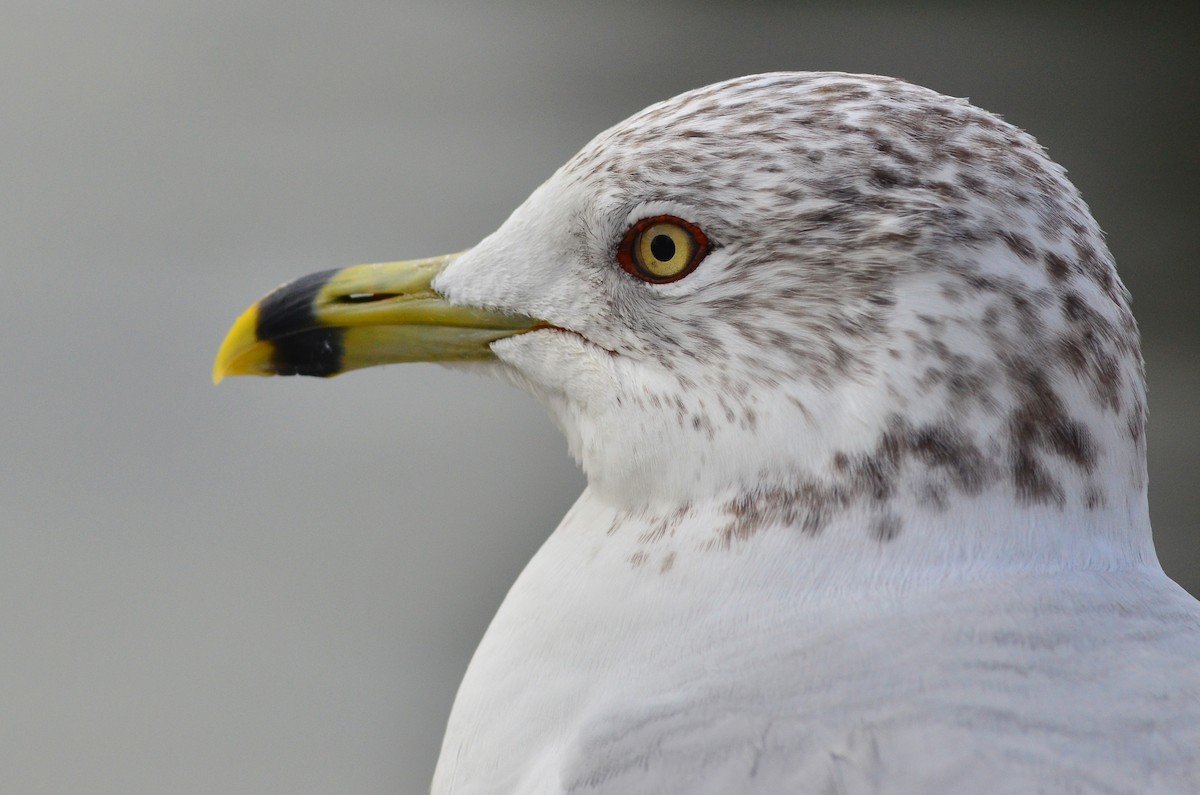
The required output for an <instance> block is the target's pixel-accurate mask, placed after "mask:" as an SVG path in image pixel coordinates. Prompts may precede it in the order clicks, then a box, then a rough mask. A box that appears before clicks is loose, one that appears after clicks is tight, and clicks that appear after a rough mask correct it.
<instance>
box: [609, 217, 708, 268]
mask: <svg viewBox="0 0 1200 795" xmlns="http://www.w3.org/2000/svg"><path fill="white" fill-rule="evenodd" d="M708 248H709V246H708V238H707V237H705V235H704V233H703V232H701V231H700V227H698V226H696V225H695V224H693V223H690V222H688V221H685V220H683V219H682V218H676V217H675V216H673V215H656V216H654V217H653V218H644V219H642V220H641V221H638V222H637V223H636V224H634V225H633V226H631V227H630V228H629V231H628V232H626V233H625V238H624V239H623V240H622V241H621V245H620V246H619V247H618V248H617V261H618V262H620V263H621V267H622V268H624V269H625V270H626V272H628V273H630V274H632V275H633V276H636V277H638V278H639V279H641V280H643V281H647V282H654V283H655V284H665V283H666V282H673V281H677V280H678V279H682V278H683V277H684V276H687V275H688V274H689V273H691V272H692V271H694V270H695V269H696V266H697V265H699V264H700V260H702V259H704V255H705V254H707V253H708Z"/></svg>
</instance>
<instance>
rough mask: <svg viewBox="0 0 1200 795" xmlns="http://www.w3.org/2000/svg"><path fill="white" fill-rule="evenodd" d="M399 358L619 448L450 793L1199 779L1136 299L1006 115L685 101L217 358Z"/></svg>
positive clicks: (813, 101) (605, 448) (275, 298)
mask: <svg viewBox="0 0 1200 795" xmlns="http://www.w3.org/2000/svg"><path fill="white" fill-rule="evenodd" d="M401 361H442V362H448V363H452V364H454V365H456V366H459V367H463V368H466V369H469V370H476V371H480V372H485V373H488V374H491V375H495V376H498V377H501V378H504V379H507V380H509V381H511V382H513V383H515V384H517V385H518V386H519V387H521V388H522V389H524V390H526V391H527V392H529V393H530V394H531V395H532V396H533V397H535V398H536V399H537V400H539V401H540V402H541V403H542V404H543V405H544V406H545V408H546V409H547V411H548V412H549V414H550V416H551V417H552V418H553V419H554V421H555V422H556V423H557V425H558V426H559V427H560V428H561V429H562V432H563V433H564V435H565V436H566V439H567V442H568V445H569V447H570V450H571V453H572V454H573V456H574V458H575V459H576V460H577V461H578V462H579V464H580V465H581V466H582V468H583V470H584V472H585V474H586V475H587V487H586V489H585V490H584V492H583V494H582V495H581V496H580V497H579V499H578V501H577V502H576V504H575V505H574V506H573V507H572V508H571V509H570V511H569V512H568V513H567V515H566V517H564V518H563V520H562V523H561V524H560V525H559V526H558V528H557V529H556V530H554V532H553V533H552V534H551V535H550V536H549V537H548V538H547V540H546V542H545V544H544V545H543V546H542V548H541V549H540V550H539V551H538V552H537V554H536V555H535V556H534V557H533V559H532V560H531V561H530V562H529V564H528V566H527V567H526V568H525V570H524V571H523V572H522V574H521V575H520V577H519V578H518V579H517V581H516V582H515V583H514V585H513V586H512V589H511V590H510V591H509V593H508V595H507V597H506V598H505V599H504V602H503V604H502V605H501V606H500V608H499V610H498V612H497V613H496V616H495V618H494V619H493V621H492V623H491V625H490V627H489V628H488V630H487V632H486V634H485V635H484V637H483V639H482V641H481V642H480V644H479V647H478V649H477V651H476V652H475V655H474V657H473V659H472V660H471V663H470V666H469V668H468V670H467V672H466V675H465V678H464V679H463V682H462V685H461V687H460V689H459V691H458V694H457V697H456V700H455V703H454V707H453V710H452V712H451V715H450V718H449V723H448V726H447V728H446V733H445V737H444V741H443V745H442V752H441V756H440V758H439V761H438V764H437V770H436V773H435V775H434V779H433V784H432V791H433V792H434V793H436V794H437V795H449V793H456V794H459V795H461V794H463V793H520V794H521V795H552V794H553V795H561V794H563V793H576V794H577V795H583V794H585V793H588V794H591V795H614V794H615V793H621V794H622V795H634V794H637V793H656V794H660V795H661V794H668V793H681V794H682V793H688V794H689V795H716V794H717V793H721V794H722V795H727V794H729V793H764V794H765V793H771V794H774V793H923V794H924V793H956V794H957V793H1035V792H1043V793H1060V792H1061V793H1196V792H1200V603H1198V602H1197V601H1196V600H1195V599H1193V598H1192V597H1191V596H1189V595H1188V594H1187V593H1186V592H1185V591H1184V590H1183V589H1181V588H1180V587H1179V586H1178V585H1176V584H1175V583H1173V582H1172V581H1171V580H1170V579H1168V578H1167V577H1166V575H1165V574H1164V573H1163V571H1162V569H1161V567H1160V566H1159V563H1158V560H1157V557H1156V555H1155V551H1154V546H1153V542H1152V539H1151V531H1150V521H1149V514H1148V503H1147V473H1146V456H1145V451H1146V432H1145V427H1146V418H1147V411H1146V394H1145V382H1144V375H1143V365H1142V358H1141V353H1140V344H1139V338H1138V331H1137V325H1136V323H1135V321H1134V317H1133V315H1132V313H1131V311H1130V305H1129V295H1128V293H1127V291H1126V290H1125V287H1124V286H1123V285H1122V283H1121V282H1120V280H1119V279H1118V277H1117V274H1116V271H1115V268H1114V263H1113V259H1112V257H1111V255H1110V254H1109V251H1108V249H1107V248H1106V246H1105V243H1104V240H1103V236H1102V234H1101V231H1100V229H1099V228H1098V226H1097V224H1096V222H1095V221H1094V220H1093V218H1092V216H1091V214H1090V212H1089V211H1088V209H1087V206H1086V205H1085V204H1084V202H1083V200H1082V198H1081V197H1080V195H1079V193H1078V191H1077V190H1076V189H1075V187H1074V186H1073V185H1072V184H1071V183H1070V182H1069V181H1068V179H1067V177H1066V174H1065V171H1064V170H1063V169H1062V168H1061V167H1060V166H1058V165H1056V164H1055V163H1054V162H1052V161H1051V160H1050V159H1049V158H1048V157H1047V156H1046V154H1045V153H1044V151H1043V150H1042V148H1041V147H1040V146H1039V145H1038V144H1037V143H1036V142H1035V141H1034V139H1033V138H1032V137H1030V136H1029V135H1027V134H1025V133H1024V132H1022V131H1020V130H1018V129H1017V128H1016V127H1014V126H1012V125H1010V124H1008V123H1006V122H1004V121H1002V120H1001V119H999V118H998V117H997V116H995V115H992V114H990V113H988V112H986V111H983V110H980V109H979V108H976V107H974V106H972V105H971V104H969V103H968V102H967V101H966V100H963V99H955V98H950V97H946V96H942V95H940V94H937V93H935V92H933V91H930V90H928V89H924V88H920V87H917V86H914V85H911V84H908V83H905V82H902V81H900V80H896V79H892V78H887V77H877V76H866V75H850V74H842V73H774V74H765V75H755V76H750V77H743V78H738V79H734V80H729V81H726V82H723V83H718V84H715V85H712V86H708V87H705V88H700V89H697V90H695V91H691V92H689V93H685V94H682V95H680V96H678V97H675V98H673V99H669V100H667V101H664V102H661V103H659V104H656V105H652V106H651V107H649V108H647V109H645V110H643V111H642V112H640V113H638V114H636V115H634V116H633V117H631V118H630V119H628V120H626V121H624V122H622V123H620V124H618V125H616V126H615V127H613V128H611V129H609V130H608V131H606V132H604V133H601V134H600V135H599V136H598V137H596V138H595V139H594V140H593V141H591V142H590V143H589V144H588V145H587V146H585V147H584V148H583V150H582V151H580V152H579V153H578V154H577V155H576V156H574V157H573V158H572V159H571V160H570V161H569V162H567V163H566V164H565V165H564V166H562V168H560V169H559V170H558V171H557V172H556V173H555V174H553V175H552V176H551V177H550V178H549V179H548V180H547V181H546V182H545V183H544V184H542V185H541V187H539V188H538V189H537V190H536V191H534V193H533V194H532V195H531V196H530V197H529V198H528V200H526V201H525V202H524V203H523V204H522V205H521V206H520V207H518V208H517V209H516V210H515V211H514V212H513V214H512V215H511V217H509V218H508V220H507V221H506V222H505V223H504V224H503V225H502V226H501V227H500V228H499V229H498V230H497V231H496V232H494V233H493V234H491V235H490V236H488V237H486V238H484V239H483V240H482V241H481V242H480V243H478V244H477V245H476V246H475V247H473V248H471V249H470V250H468V251H466V252H463V253H461V254H457V255H448V256H443V257H435V258H431V259H425V260H415V261H407V262H400V263H384V264H377V265H362V266H355V267H351V268H345V269H341V270H332V271H325V272H322V273H317V274H313V275H311V276H307V277H303V278H301V279H299V280H297V281H295V282H292V283H290V284H288V285H285V286H283V287H281V288H279V289H278V290H276V291H275V292H273V293H270V294H269V295H267V296H266V297H265V298H263V299H262V300H260V301H259V302H258V303H256V304H254V305H253V306H252V307H251V308H250V309H249V310H247V311H246V312H245V313H244V314H243V315H242V316H241V317H240V318H239V319H238V320H237V322H236V323H235V324H234V326H233V328H232V330H231V331H230V333H229V336H228V337H227V338H226V340H225V342H224V344H223V345H222V347H221V349H220V352H219V354H218V357H217V361H216V364H215V367H214V380H216V381H219V380H220V379H221V378H222V377H224V376H226V375H248V374H256V375H270V374H279V375H289V374H300V375H315V376H331V375H335V374H338V373H341V372H345V371H347V370H352V369H356V368H360V367H367V366H372V365H379V364H384V363H389V362H401Z"/></svg>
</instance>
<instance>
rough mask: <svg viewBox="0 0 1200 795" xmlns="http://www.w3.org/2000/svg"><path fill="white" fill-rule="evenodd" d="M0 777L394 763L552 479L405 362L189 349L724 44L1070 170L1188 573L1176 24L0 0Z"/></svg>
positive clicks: (508, 395)
mask: <svg viewBox="0 0 1200 795" xmlns="http://www.w3.org/2000/svg"><path fill="white" fill-rule="evenodd" d="M0 12H2V15H0V76H2V77H0V107H2V109H3V110H2V113H0V203H2V208H3V210H2V212H0V269H2V270H0V322H2V324H3V333H0V351H2V353H0V357H2V358H0V365H2V369H0V401H2V402H0V405H2V406H3V412H2V414H0V450H2V454H0V790H2V791H4V792H14V793H66V792H78V793H213V792H219V793H283V792H287V793H310V792H311V793H329V792H339V793H342V792H345V793H371V792H403V793H416V792H420V791H423V790H424V789H425V788H426V787H427V782H428V779H429V776H430V775H431V772H432V767H433V763H434V759H435V758H436V753H437V749H438V745H439V742H440V737H441V731H442V726H443V723H444V720H445V717H446V714H447V712H448V710H449V707H450V701H451V698H452V696H453V693H454V690H455V686H456V684H457V682H458V680H459V678H460V676H461V674H462V671H463V669H464V668H465V666H466V664H467V660H468V658H469V655H470V653H471V651H472V650H473V648H474V646H475V643H476V642H477V640H478V638H479V636H480V634H481V633H482V632H483V630H484V628H485V626H486V624H487V621H488V619H489V617H490V616H491V614H492V612H493V611H494V610H495V607H496V606H497V604H498V603H499V602H500V600H501V598H502V597H503V595H504V592H505V590H506V588H507V586H508V584H509V583H510V582H511V581H512V580H513V578H514V577H515V576H516V574H517V572H518V571H519V570H520V569H521V567H522V565H523V563H524V562H525V561H526V560H527V559H528V557H529V556H530V555H531V554H532V553H533V551H534V550H535V549H536V548H537V546H538V545H539V543H540V542H541V540H542V539H543V538H544V537H545V536H546V534H547V532H548V531H549V530H550V529H551V528H553V527H554V525H555V523H556V521H557V520H558V518H559V517H560V516H561V514H562V513H563V512H564V510H565V509H566V508H567V506H568V505H569V504H570V503H571V501H572V500H573V498H574V496H575V494H576V493H577V492H578V491H579V489H580V488H581V486H582V478H581V477H580V475H579V474H578V473H577V472H576V471H575V469H574V467H573V465H572V464H571V462H570V460H569V459H568V457H567V454H566V451H565V446H564V444H563V443H562V442H561V440H560V439H559V437H558V436H557V434H556V432H555V431H554V430H553V429H552V427H551V426H550V424H549V422H548V421H547V420H546V419H545V418H544V417H543V416H542V414H541V413H540V411H539V410H538V409H537V407H536V406H535V405H534V404H533V402H532V401H531V400H529V399H527V398H526V397H525V396H524V395H521V394H519V393H517V392H515V391H513V390H511V389H509V388H508V387H505V386H503V385H501V384H499V383H492V382H484V381H481V380H477V379H472V378H470V377H468V376H465V375H461V374H458V373H453V372H450V371H446V370H443V369H439V368H436V367H433V366H427V365H413V366H408V367H395V368H384V369H381V370H377V371H369V372H363V373H356V374H352V375H349V376H346V377H343V378H338V379H334V380H332V381H329V382H323V381H318V380H312V379H304V380H299V379H276V380H271V381H267V380H258V379H238V380H234V381H231V382H227V383H226V384H223V385H222V386H221V387H220V388H219V389H214V388H213V387H212V386H211V384H210V383H209V369H210V367H211V363H212V358H213V355H214V353H215V352H216V349H217V345H218V343H219V342H220V340H221V337H222V335H223V334H224V333H225V331H226V329H227V327H228V326H229V324H230V323H231V322H232V320H233V319H234V317H235V316H236V315H237V313H238V312H240V311H241V310H242V309H243V308H245V307H246V306H247V305H248V304H249V303H250V302H251V301H252V300H254V299H255V298H257V297H258V296H260V295H261V294H262V293H264V292H265V291H267V290H268V289H270V288H272V287H274V286H275V285H277V284H279V283H280V282H283V281H285V280H287V279H290V278H292V277H294V276H298V275H301V274H304V273H307V272H309V271H312V270H317V269H322V268H328V267H333V266H339V265H349V264H353V263H357V262H369V261H377V260H385V259H395V258H400V257H408V256H420V255H430V254H436V253H442V252H446V251H454V250H458V249H462V248H465V247H468V246H470V245H471V244H473V243H474V242H475V241H477V240H478V239H479V238H481V237H482V236H483V235H485V234H487V233H488V232H489V231H491V230H492V229H493V228H495V227H496V226H497V225H498V224H499V223H500V222H501V221H503V220H504V218H505V216H506V215H507V213H508V212H509V211H510V210H511V209H512V208H513V207H515V206H516V205H517V204H518V202H520V201H521V199H522V198H523V197H524V196H525V195H526V194H527V193H528V192H529V191H530V190H531V189H533V188H534V187H535V186H536V185H537V184H538V183H539V182H540V181H541V180H542V179H544V178H545V177H546V176H548V175H549V174H550V173H551V171H552V170H553V169H554V168H555V167H557V166H558V165H559V164H560V163H561V162H562V161H564V160H565V159H566V158H567V157H568V156H569V155H571V154H572V153H573V152H574V151H575V150H576V149H578V148H579V147H580V146H582V145H583V144H584V143H585V142H586V141H587V140H588V139H589V138H590V137H591V136H592V135H593V134H595V133H596V132H598V131H600V130H601V129H603V128H604V127H607V126H608V125H610V124H613V123H615V122H617V121H619V120H620V119H622V118H624V117H625V116H627V115H629V114H630V113H632V112H634V111H636V110H638V109H640V108H641V107H643V106H644V105H646V104H648V103H650V102H652V101H655V100H658V99H662V98H665V97H668V96H670V95H673V94H675V93H677V92H679V91H682V90H685V89H688V88H692V87H695V86H699V85H703V84H705V83H709V82H713V81H715V80H718V79H722V78H726V77H731V76H735V75H739V74H745V73H751V72H756V71H767V70H774V69H844V70H850V71H868V72H881V73H886V74H894V75H897V76H901V77H905V78H908V79H910V80H913V81H915V82H918V83H922V84H925V85H928V86H931V87H933V88H935V89H938V90H940V91H943V92H945V93H949V94H954V95H959V96H970V97H971V99H972V100H973V101H975V102H976V103H977V104H980V105H982V106H984V107H986V108H989V109H991V110H994V111H997V112H1000V113H1002V114H1003V115H1004V116H1005V117H1006V118H1008V119H1009V120H1011V121H1013V122H1015V123H1016V124H1018V125H1020V126H1022V127H1024V128H1026V129H1028V130H1030V131H1032V132H1033V133H1034V134H1035V135H1037V136H1038V138H1039V139H1040V140H1041V141H1042V142H1043V143H1044V144H1045V145H1046V146H1048V147H1049V149H1050V152H1051V154H1052V155H1053V156H1054V157H1055V158H1056V159H1058V160H1059V161H1060V162H1062V163H1063V164H1064V165H1066V166H1067V168H1068V169H1069V170H1070V172H1071V174H1072V176H1073V178H1074V179H1075V181H1076V182H1077V184H1078V185H1079V186H1080V188H1081V189H1082V190H1083V193H1084V195H1085V197H1086V198H1087V199H1088V201H1089V202H1090V203H1091V206H1092V208H1093V210H1094V212H1095V215H1096V216H1097V218H1098V219H1099V221H1100V223H1101V225H1102V226H1103V227H1104V228H1105V229H1106V230H1107V232H1108V234H1109V240H1110V243H1111V246H1112V248H1113V250H1114V253H1115V254H1116V257H1117V261H1118V263H1119V264H1120V267H1121V271H1122V274H1123V276H1124V278H1125V280H1126V282H1127V283H1128V284H1129V286H1130V288H1131V289H1132V290H1133V293H1134V295H1135V297H1136V302H1135V310H1136V312H1137V314H1138V316H1139V318H1140V320H1141V323H1142V326H1143V329H1144V332H1145V346H1146V356H1147V360H1148V363H1149V372H1150V383H1151V407H1152V417H1151V434H1150V443H1151V448H1150V450H1151V461H1150V467H1151V498H1152V502H1153V516H1154V524H1155V529H1156V533H1157V537H1158V543H1159V550H1160V553H1161V557H1162V560H1163V563H1164V565H1165V567H1166V569H1167V571H1168V572H1169V573H1171V574H1172V575H1173V576H1174V577H1176V578H1177V579H1178V580H1179V581H1180V582H1182V583H1184V584H1185V585H1186V586H1187V587H1189V588H1190V589H1192V590H1193V592H1200V540H1198V539H1197V535H1196V532H1195V531H1196V528H1197V517H1198V514H1200V488H1197V484H1196V477H1195V471H1196V467H1197V464H1198V458H1200V456H1198V454H1197V445H1196V442H1197V436H1198V434H1200V418H1198V415H1197V412H1196V411H1195V401H1196V398H1195V396H1196V394H1197V392H1198V391H1200V364H1198V361H1197V360H1198V356H1197V354H1198V353H1200V332H1198V325H1200V324H1198V322H1197V319H1196V313H1195V308H1194V307H1195V304H1196V296H1197V288H1198V287H1200V268H1197V264H1198V263H1200V257H1198V253H1200V252H1198V250H1197V249H1198V245H1197V244H1198V234H1197V221H1198V218H1197V210H1198V208H1200V188H1198V186H1200V146H1198V143H1200V136H1198V135H1197V121H1196V106H1197V96H1198V95H1200V91H1198V88H1200V84H1198V80H1197V74H1198V72H1197V57H1196V54H1195V51H1196V40H1197V36H1196V27H1195V26H1194V25H1193V23H1192V22H1191V20H1189V19H1187V18H1185V17H1184V16H1182V15H1181V14H1179V13H1168V12H1165V11H1164V12H1151V11H1148V10H1146V9H1145V7H1143V8H1142V10H1140V11H1137V12H1133V11H1125V10H1123V9H1121V8H1120V7H1119V6H1116V5H1106V4H1094V3H1088V4H1080V5H1079V6H1077V7H1072V6H1054V7H1048V6H1046V5H1045V4H1029V5H1027V6H1022V5H1019V4H1018V5H1011V4H1010V5H1007V6H1005V10H1003V11H999V10H994V9H991V8H988V7H986V6H982V5H981V6H973V5H963V4H952V3H945V4H944V5H940V6H939V5H934V6H920V7H918V8H915V9H913V8H905V7H901V6H877V5H864V4H860V5H856V6H854V7H853V8H851V7H849V6H841V5H824V6H818V5H814V6H807V7H803V8H800V7H794V6H792V5H787V4H783V3H778V4H770V3H764V4H758V5H746V4H737V5H736V6H731V7H724V6H718V5H691V6H683V5H680V6H674V5H670V4H655V5H652V6H646V5H643V4H634V3H618V2H599V3H595V2H593V3H590V4H587V5H583V6H578V7H575V6H566V5H558V4H551V3H549V2H542V3H512V2H504V3H495V2H493V3H487V4H483V3H479V4H469V3H463V2H432V0H429V1H428V2H418V3H403V4H400V3H396V4H392V3H384V2H368V1H367V0H341V1H340V2H337V3H326V4H324V5H317V4H310V3H282V2H262V3H249V4H247V3H242V2H237V3H235V2H231V1H226V2H209V3H170V2H168V3H164V2H150V1H147V2H135V1H133V0H105V2H76V3H70V4H68V3H58V2H46V1H41V2H17V3H12V2H6V3H3V5H2V6H0Z"/></svg>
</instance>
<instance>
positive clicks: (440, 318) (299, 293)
mask: <svg viewBox="0 0 1200 795" xmlns="http://www.w3.org/2000/svg"><path fill="white" fill-rule="evenodd" d="M457 256H458V255H457V254H449V255H446V256H442V257H433V258H431V259H422V260H411V261H408V262H385V263H380V264H377V265H356V266H354V267H351V268H345V269H343V270H331V271H322V272H320V273H313V274H310V275H308V276H304V277H301V278H299V279H297V280H296V281H294V282H290V283H288V284H285V285H284V286H282V287H280V288H279V289H277V290H275V291H274V292H272V293H270V294H268V295H267V296H265V297H264V298H263V299H262V300H260V301H259V302H258V303H256V304H254V305H253V306H251V307H250V308H249V309H247V310H246V311H245V312H243V313H242V316H241V317H239V318H238V319H237V321H236V322H235V323H234V324H233V328H231V329H230V330H229V333H228V334H227V335H226V337H225V341H224V342H223V343H221V349H220V350H219V351H218V352H217V360H216V362H215V363H214V364H213V383H214V384H219V383H220V382H221V379H223V378H225V376H229V375H315V376H323V377H328V376H333V375H337V374H339V373H344V372H346V371H348V370H357V369H359V368H362V367H371V366H374V365H377V364H390V363H394V362H444V361H459V362H464V361H485V360H488V359H493V358H495V357H494V356H493V355H492V352H491V347H490V346H491V344H492V343H493V342H495V341H496V340H499V339H503V338H504V337H511V336H513V335H515V334H521V333H524V332H526V331H531V330H533V329H534V328H537V327H538V326H539V322H538V321H537V320H534V319H532V318H528V317H522V316H520V315H505V314H500V313H497V312H488V311H485V310H482V309H473V308H470V307H461V306H451V305H450V304H449V303H447V302H446V300H445V299H444V298H442V296H441V295H439V294H438V293H436V292H434V290H433V288H432V287H431V286H430V285H431V283H432V282H433V279H434V277H435V276H437V275H438V274H439V273H440V272H441V271H442V270H443V269H444V268H445V267H446V266H447V265H448V264H449V263H450V262H452V261H453V260H454V259H455V258H456V257H457Z"/></svg>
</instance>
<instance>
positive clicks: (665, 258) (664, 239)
mask: <svg viewBox="0 0 1200 795" xmlns="http://www.w3.org/2000/svg"><path fill="white" fill-rule="evenodd" d="M650 253H651V254H653V255H654V258H655V259H656V260H658V261H659V262H670V261H671V258H672V257H674V256H675V241H674V240H672V239H671V238H670V237H668V236H667V235H655V236H654V239H653V240H651V241H650Z"/></svg>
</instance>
